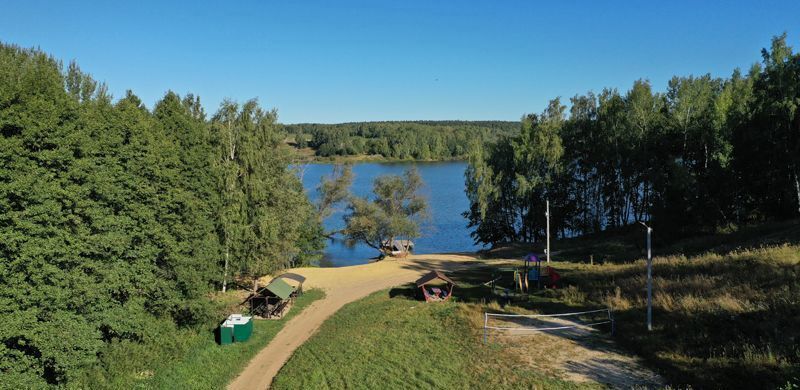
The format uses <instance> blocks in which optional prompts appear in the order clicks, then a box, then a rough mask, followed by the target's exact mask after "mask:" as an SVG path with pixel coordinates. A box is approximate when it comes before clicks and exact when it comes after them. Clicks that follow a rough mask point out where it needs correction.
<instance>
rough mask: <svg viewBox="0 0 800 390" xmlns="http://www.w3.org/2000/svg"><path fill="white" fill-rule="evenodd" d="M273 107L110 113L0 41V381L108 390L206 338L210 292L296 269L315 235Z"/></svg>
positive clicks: (211, 320)
mask: <svg viewBox="0 0 800 390" xmlns="http://www.w3.org/2000/svg"><path fill="white" fill-rule="evenodd" d="M276 121H277V116H276V114H275V112H274V111H268V110H263V109H262V108H260V107H259V105H258V103H257V102H255V101H252V100H251V101H248V102H246V103H245V104H242V105H239V104H236V103H233V102H229V101H226V102H224V103H223V104H222V105H221V107H220V108H219V111H218V112H217V113H216V114H215V115H213V116H212V117H211V118H206V115H205V113H204V111H203V108H202V106H201V105H200V101H199V99H198V98H196V97H194V96H191V95H188V96H185V97H180V96H178V95H176V94H174V93H172V92H169V93H167V94H166V95H165V96H164V98H163V99H161V100H160V101H159V102H157V103H156V104H155V106H154V108H153V109H152V110H148V109H147V108H146V107H145V106H144V105H143V104H142V102H141V100H140V99H139V98H137V97H136V96H135V95H134V94H133V93H131V92H128V93H127V94H126V95H125V96H124V97H122V98H121V99H118V100H116V101H112V98H111V96H110V95H109V94H108V93H107V89H106V87H105V86H104V85H103V84H100V83H97V82H96V81H94V80H93V79H92V78H91V77H89V76H88V75H86V74H84V73H83V72H81V71H80V69H79V68H78V67H77V66H76V65H75V64H74V63H73V64H70V65H69V67H68V68H67V69H63V68H62V66H61V64H60V63H59V62H58V61H56V60H54V59H53V58H51V57H49V56H47V55H46V54H44V53H41V52H39V51H37V50H24V49H20V48H18V47H15V46H9V45H4V44H0V322H1V323H2V326H0V378H2V379H0V382H2V385H0V387H3V388H41V387H44V386H46V385H55V386H65V387H75V388H104V387H114V386H113V385H110V384H109V383H111V382H109V380H111V379H113V378H111V377H113V376H114V375H138V374H136V373H134V372H127V371H126V370H139V371H137V372H141V371H143V370H145V371H146V370H149V369H151V368H152V367H150V366H148V361H149V360H152V357H153V356H155V355H156V353H155V352H154V351H156V350H167V351H180V350H181V348H185V346H182V345H180V342H179V341H177V340H176V339H175V335H176V334H177V333H178V329H179V328H186V327H192V328H198V327H199V328H200V329H202V331H203V333H204V334H208V335H209V336H210V335H211V333H210V332H209V330H210V327H211V326H213V325H214V324H215V323H216V322H217V321H218V320H219V317H216V316H215V313H216V311H215V309H214V302H213V301H212V300H211V299H210V296H211V294H210V293H211V292H212V291H214V290H217V289H221V288H223V286H224V285H225V284H226V282H227V283H231V281H232V280H236V281H244V282H246V285H247V286H252V285H253V284H252V283H253V282H252V281H253V280H254V278H257V277H260V276H262V275H264V274H267V273H270V272H273V271H276V270H279V269H281V268H284V267H287V266H289V265H292V264H298V263H303V262H305V261H306V260H308V259H309V257H310V256H313V255H314V253H315V251H317V250H319V249H320V248H321V246H322V244H323V243H322V242H321V241H320V240H321V234H320V233H321V227H320V225H319V222H318V218H316V215H315V213H314V211H313V207H312V205H311V204H310V203H309V201H308V199H307V197H306V195H305V193H304V191H303V188H302V185H301V183H300V181H299V180H298V177H297V175H296V174H295V172H293V171H292V170H290V169H289V168H288V164H289V161H290V158H291V156H292V153H291V151H290V150H289V148H288V147H286V146H285V145H284V143H283V140H284V139H285V135H284V134H283V133H282V131H281V128H280V126H279V125H278V124H277V122H276Z"/></svg>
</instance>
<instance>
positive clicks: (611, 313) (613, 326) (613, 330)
mask: <svg viewBox="0 0 800 390" xmlns="http://www.w3.org/2000/svg"><path fill="white" fill-rule="evenodd" d="M608 319H609V320H610V321H611V335H612V336H614V335H615V334H616V333H617V322H616V320H614V309H613V308H610V307H609V308H608Z"/></svg>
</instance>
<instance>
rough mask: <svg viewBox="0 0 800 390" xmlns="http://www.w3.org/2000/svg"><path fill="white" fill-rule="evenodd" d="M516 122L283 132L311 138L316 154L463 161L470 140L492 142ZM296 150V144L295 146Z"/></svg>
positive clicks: (308, 127)
mask: <svg viewBox="0 0 800 390" xmlns="http://www.w3.org/2000/svg"><path fill="white" fill-rule="evenodd" d="M518 126H519V124H518V123H517V122H503V121H414V122H410V121H409V122H356V123H340V124H333V125H326V124H314V123H304V124H295V125H287V126H285V129H286V130H287V132H289V133H292V134H295V137H297V136H298V135H301V134H302V135H305V134H310V135H311V141H310V142H309V146H311V147H312V148H314V149H315V150H316V153H317V155H319V156H323V157H330V156H350V155H362V154H366V155H380V156H383V157H386V158H392V159H414V160H452V159H463V158H466V153H467V151H468V145H469V142H470V141H471V140H474V139H479V140H494V139H497V138H498V137H499V136H502V135H507V134H511V133H514V132H516V131H517V130H518ZM297 146H298V147H300V145H299V144H297Z"/></svg>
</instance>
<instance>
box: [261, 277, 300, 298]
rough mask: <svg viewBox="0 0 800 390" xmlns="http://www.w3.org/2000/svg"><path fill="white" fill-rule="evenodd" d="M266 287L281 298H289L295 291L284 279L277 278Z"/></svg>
mask: <svg viewBox="0 0 800 390" xmlns="http://www.w3.org/2000/svg"><path fill="white" fill-rule="evenodd" d="M265 288H266V289H267V290H269V291H270V292H271V293H273V294H275V296H277V297H279V298H280V299H288V298H289V296H290V295H292V292H294V288H293V287H292V286H290V285H289V284H288V283H286V282H284V281H283V279H275V280H273V281H272V282H270V284H268V285H267V287H265Z"/></svg>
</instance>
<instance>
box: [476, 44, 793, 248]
mask: <svg viewBox="0 0 800 390" xmlns="http://www.w3.org/2000/svg"><path fill="white" fill-rule="evenodd" d="M762 58H763V61H762V65H761V66H758V65H756V66H753V68H752V69H751V71H750V72H749V73H748V74H747V75H746V76H745V75H742V73H741V72H739V71H738V70H737V71H735V72H734V73H733V75H732V76H731V77H730V78H729V79H726V80H722V79H717V78H713V77H711V76H710V75H704V76H700V77H694V76H689V77H674V78H672V79H671V80H670V81H669V83H668V85H667V88H666V92H665V93H656V92H653V90H652V87H651V85H650V83H649V82H648V81H644V80H637V81H635V82H634V84H633V86H632V88H631V89H630V90H629V91H628V92H627V93H626V94H625V95H620V94H619V93H618V92H617V91H615V90H609V89H605V90H603V91H602V92H601V93H600V94H598V95H596V96H595V95H594V94H593V93H591V92H590V93H587V94H586V95H582V96H575V97H573V98H572V99H571V100H570V102H571V107H570V115H569V118H567V119H566V120H562V117H563V108H562V109H561V110H558V109H556V108H555V107H554V105H553V103H552V102H551V104H550V106H549V107H548V108H547V110H546V111H545V113H544V114H543V115H541V116H539V117H532V116H529V117H526V120H524V121H523V127H522V129H521V131H520V133H519V135H517V136H513V135H512V136H507V137H501V138H499V139H498V140H496V141H490V142H489V143H488V144H485V145H481V144H480V143H476V144H475V145H473V146H472V149H471V152H470V153H469V154H470V156H469V163H470V166H469V168H468V169H467V177H466V191H467V195H468V197H469V199H470V204H471V205H470V210H469V211H468V212H467V213H466V216H467V217H468V219H469V226H470V227H473V228H474V229H475V230H474V232H473V237H475V239H476V241H479V242H484V243H498V242H506V241H516V240H521V241H535V240H537V239H538V238H539V237H540V236H541V225H542V223H543V218H542V213H541V211H542V210H540V208H541V206H540V205H541V204H542V202H543V200H544V199H550V200H551V204H552V209H551V212H552V216H553V218H552V222H551V225H552V226H553V228H554V229H553V230H554V231H555V232H556V234H559V235H578V234H584V233H591V232H597V231H600V230H603V229H607V228H616V227H621V226H625V225H628V224H631V223H634V222H636V221H649V222H650V223H651V224H653V225H654V226H656V227H657V228H658V229H659V231H660V232H662V234H664V235H684V234H690V233H693V232H701V231H708V230H713V229H716V228H719V227H723V226H728V225H730V224H737V223H747V222H750V221H754V220H755V221H757V220H765V219H776V218H790V217H795V216H798V215H800V180H798V166H800V160H799V159H800V158H799V157H798V156H800V110H798V107H800V95H799V94H800V55H797V54H793V52H792V49H791V48H790V47H788V46H787V45H786V37H785V35H783V36H780V37H775V38H774V39H773V41H772V46H771V48H770V49H769V50H766V49H765V50H764V51H763V53H762ZM550 113H558V114H557V115H552V114H550ZM548 118H550V119H548ZM534 119H536V120H538V122H534ZM529 123H536V124H537V125H536V126H530V125H529ZM531 130H536V131H535V132H531ZM555 140H558V141H559V142H555ZM557 145H558V146H557ZM509 156H514V158H513V159H511V158H509ZM547 156H549V158H548V157H547Z"/></svg>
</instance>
